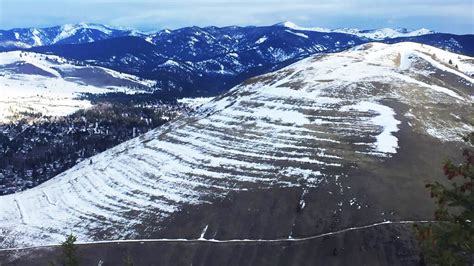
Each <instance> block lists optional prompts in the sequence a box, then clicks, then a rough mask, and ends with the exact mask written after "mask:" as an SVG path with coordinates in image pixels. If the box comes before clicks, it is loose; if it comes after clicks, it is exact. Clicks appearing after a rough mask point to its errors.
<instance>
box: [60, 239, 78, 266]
mask: <svg viewBox="0 0 474 266" xmlns="http://www.w3.org/2000/svg"><path fill="white" fill-rule="evenodd" d="M76 240H77V239H76V237H75V236H74V235H72V234H70V235H68V236H67V238H66V240H65V241H64V242H63V243H62V244H61V246H62V248H63V256H64V266H78V265H79V258H78V256H77V254H76V251H77V246H76V244H74V243H75V242H76Z"/></svg>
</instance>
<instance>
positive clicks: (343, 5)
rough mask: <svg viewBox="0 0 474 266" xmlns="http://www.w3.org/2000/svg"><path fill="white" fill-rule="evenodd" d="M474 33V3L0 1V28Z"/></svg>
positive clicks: (401, 0)
mask: <svg viewBox="0 0 474 266" xmlns="http://www.w3.org/2000/svg"><path fill="white" fill-rule="evenodd" d="M281 21H292V22H295V23H296V24H298V25H300V26H308V27H309V26H315V27H316V26H317V27H327V28H339V27H355V28H362V29H374V28H381V27H405V28H412V29H415V28H422V27H424V28H429V29H433V30H436V31H441V32H451V33H471V34H474V0H442V1H441V0H418V1H413V0H412V1H409V0H389V1H387V0H379V1H368V0H340V1H329V0H319V1H318V0H296V1H277V0H260V1H259V0H255V1H249V0H231V1H228V0H184V1H179V0H175V1H170V0H167V1H161V0H155V1H151V0H139V1H133V0H128V1H124V0H0V29H10V28H15V27H47V26H53V25H60V24H65V23H78V22H94V23H103V24H108V25H111V26H118V27H126V28H134V29H140V30H158V29H163V28H170V29H175V28H180V27H184V26H191V25H197V26H208V25H216V26H226V25H271V24H274V23H277V22H281Z"/></svg>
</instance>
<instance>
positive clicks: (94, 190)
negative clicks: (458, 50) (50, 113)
mask: <svg viewBox="0 0 474 266" xmlns="http://www.w3.org/2000/svg"><path fill="white" fill-rule="evenodd" d="M432 53H435V54H436V55H437V56H436V57H434V58H432V57H431V54H432ZM448 60H452V61H453V63H454V64H457V65H458V68H455V67H453V66H452V65H450V64H449V62H448ZM472 71H473V65H472V58H470V57H465V56H460V55H456V54H452V53H449V52H446V51H443V50H440V49H437V48H434V47H430V46H427V45H424V46H422V45H420V44H416V43H398V44H393V45H387V44H380V43H370V44H364V45H361V46H358V47H355V48H353V49H350V50H347V51H344V52H340V53H334V54H323V55H314V56H312V57H309V58H306V59H303V60H301V61H298V62H297V63H294V64H292V65H290V66H287V67H285V68H283V69H280V70H278V71H276V72H272V73H268V74H265V75H262V76H258V77H254V78H252V79H249V80H247V81H246V82H244V83H242V84H240V85H239V86H236V87H235V88H233V89H232V90H230V91H229V92H227V93H225V94H224V95H222V96H220V97H217V98H216V99H214V100H213V101H211V102H210V103H208V104H206V105H204V106H202V107H201V108H200V109H199V111H198V112H197V113H196V114H195V115H193V116H191V117H183V118H180V119H177V120H175V121H174V122H172V123H170V124H168V125H166V126H165V127H163V128H160V129H157V130H152V131H150V132H148V133H146V134H144V135H142V136H140V137H138V138H135V139H133V140H130V141H128V142H125V143H123V144H120V145H118V146H116V147H114V148H112V149H110V150H107V151H106V152H104V153H101V154H99V155H97V156H94V157H92V158H91V161H90V162H82V163H80V164H78V165H76V166H75V167H73V168H72V169H70V170H68V171H66V172H64V173H62V174H60V175H58V176H56V177H55V178H53V179H52V180H49V181H47V182H45V183H43V184H41V185H40V186H38V187H36V188H33V189H31V190H27V191H24V192H20V193H17V194H14V195H8V196H2V197H0V207H1V208H2V209H3V210H5V211H4V212H2V213H0V215H1V217H2V219H0V228H1V229H2V230H3V231H4V232H6V233H5V235H6V236H7V238H8V239H12V240H14V243H16V244H15V246H25V245H28V243H32V242H31V240H32V239H35V241H36V242H35V243H41V244H43V243H44V244H46V243H54V242H58V241H61V240H62V239H63V237H64V235H65V234H68V233H70V232H71V230H72V232H73V233H74V234H76V235H77V236H78V238H79V240H80V241H86V240H89V239H113V238H115V239H123V238H138V237H157V236H160V237H162V238H165V237H163V234H165V236H169V234H172V233H173V232H174V233H177V232H181V234H180V235H174V236H173V238H182V237H183V238H184V237H190V238H191V237H192V236H193V235H194V236H195V237H196V238H197V237H199V235H200V234H201V233H202V231H203V228H204V227H205V226H206V224H207V225H209V224H210V226H209V229H207V230H208V232H209V234H211V235H213V237H215V238H216V239H219V238H221V239H225V238H263V237H265V238H277V237H279V238H281V237H282V236H287V237H294V236H296V235H300V236H301V235H308V234H310V233H312V234H315V233H317V232H327V231H330V229H334V228H336V229H337V228H346V227H350V226H354V224H353V223H354V221H357V223H364V224H367V223H369V222H375V221H380V220H382V219H387V218H389V219H393V220H403V219H407V218H413V217H414V218H417V219H426V218H427V216H428V215H431V213H430V212H428V211H427V209H426V204H428V202H429V201H428V200H429V197H428V196H426V195H425V194H423V193H420V192H423V191H424V184H423V183H424V179H423V178H426V175H425V174H426V173H429V175H428V176H431V174H433V176H434V177H437V176H439V175H436V174H435V173H436V172H437V169H435V167H433V163H432V164H426V166H425V164H424V163H420V162H421V161H423V159H422V157H416V156H411V155H412V154H413V153H414V151H413V150H411V149H415V148H416V149H417V150H416V154H419V153H420V152H421V153H423V154H430V153H431V154H439V153H437V152H435V151H438V150H437V149H438V148H439V149H441V150H442V149H446V150H445V152H447V151H457V148H456V147H457V146H456V144H451V142H450V140H453V137H454V138H455V136H456V135H457V134H458V133H462V132H465V131H466V130H469V126H468V125H467V123H468V122H469V119H470V118H469V115H470V114H472V88H473V86H474V85H473V79H472V78H470V77H469V76H467V75H466V74H468V73H471V72H472ZM440 103H442V104H440ZM427 109H429V110H430V111H429V112H427V111H426V110H427ZM471 130H472V128H471ZM411 143H418V146H416V147H412V145H411ZM433 144H436V145H433ZM400 153H402V154H400ZM404 158H409V159H410V160H412V159H413V160H415V161H410V160H408V162H407V161H406V160H405V159H404ZM420 160H421V161H420ZM91 162H92V163H91ZM394 162H398V163H399V164H397V163H394ZM423 162H424V161H423ZM385 163H387V164H385ZM435 164H436V163H435ZM414 166H416V168H417V169H414ZM419 167H422V168H423V169H424V170H426V172H425V171H421V172H420V169H419ZM395 168H396V169H395ZM398 168H400V169H398ZM425 168H426V169H425ZM420 173H422V175H423V176H420ZM367 178H368V179H370V182H367ZM364 180H365V181H364ZM400 180H403V181H404V182H406V183H403V182H402V183H399V182H401V181H400ZM374 182H375V183H380V184H385V185H381V186H374V187H370V188H369V187H365V186H370V185H368V184H372V183H374ZM387 183H389V184H390V185H387ZM397 183H398V185H400V184H402V185H403V187H404V191H402V192H399V193H385V192H386V191H392V189H393V187H392V186H396V185H395V184H397ZM279 189H282V190H285V189H287V190H291V191H292V192H291V193H289V194H288V193H287V196H285V197H290V196H291V197H293V196H295V197H297V198H296V199H297V201H295V199H292V200H291V201H289V202H291V204H290V203H281V202H279V201H278V200H277V199H279V197H278V195H279V196H282V197H283V195H284V194H285V193H283V192H284V191H283V192H282V193H283V194H278V193H280V192H277V191H279ZM253 191H272V192H271V193H275V194H271V193H270V192H269V193H270V195H273V196H271V197H270V198H266V200H264V199H260V198H259V200H258V204H259V206H261V210H269V211H270V214H269V215H270V216H268V217H267V216H266V217H263V216H259V215H263V212H255V210H254V209H252V210H250V209H249V210H248V211H246V212H244V213H248V214H249V215H250V216H249V217H253V216H255V217H256V218H255V220H254V221H258V222H257V224H258V225H259V226H263V224H266V226H267V227H268V226H272V228H273V229H274V230H263V229H262V228H260V227H252V225H253V224H254V223H251V222H250V220H245V219H243V220H242V219H239V221H240V222H239V221H234V223H239V224H238V225H235V224H232V223H230V222H229V223H226V221H228V220H225V219H224V220H219V219H217V220H212V217H221V215H223V214H224V213H226V212H228V210H229V208H230V207H229V206H233V204H232V199H231V198H230V199H229V198H227V195H229V194H230V193H231V192H232V193H234V194H235V193H237V194H239V193H240V194H239V195H242V194H245V193H246V194H245V195H248V196H249V197H250V198H247V200H250V199H251V198H252V197H254V196H251V195H253V194H252V192H253ZM328 191H330V192H331V194H329V195H328ZM262 193H263V192H262ZM257 194H258V193H257ZM258 195H260V194H258ZM386 195H391V197H390V198H389V199H387V198H386ZM424 196H426V198H425V197H424ZM234 197H238V196H237V195H235V196H234ZM245 197H247V196H245ZM255 197H256V196H255ZM311 197H317V198H318V199H320V200H322V199H323V198H324V197H329V198H331V200H328V199H326V201H324V204H322V203H323V202H322V201H318V200H314V198H313V200H311ZM274 200H275V201H274ZM288 200H289V199H288ZM250 201H251V200H250ZM208 202H217V203H218V206H222V209H216V210H214V209H211V210H208V211H207V212H203V213H202V215H203V216H202V217H201V216H199V214H196V217H195V219H186V220H187V221H188V223H191V224H187V225H188V226H189V227H186V229H184V228H183V227H180V230H181V231H180V230H178V231H175V230H173V229H170V228H174V227H173V223H171V222H170V221H169V220H168V219H169V218H170V217H172V216H174V215H178V214H180V210H182V209H183V208H187V206H188V207H189V206H193V207H196V206H198V207H199V206H200V207H202V208H204V209H205V208H207V207H206V206H209V204H208ZM277 202H278V203H277ZM407 202H412V204H410V208H405V207H404V206H408V205H405V204H404V203H407ZM399 203H400V204H399ZM219 204H220V205H219ZM255 204H257V203H255ZM260 204H261V205H260ZM275 204H285V205H284V206H285V207H284V208H280V207H279V208H274V207H273V208H272V207H271V206H275ZM292 204H294V205H292ZM323 205H324V206H323ZM196 208H197V207H196ZM236 208H237V207H236ZM257 210H258V209H257ZM271 210H274V212H275V213H272V212H271ZM277 210H281V212H283V213H280V212H279V211H277ZM235 211H238V212H241V211H242V210H240V209H238V210H235ZM208 212H211V214H209V213H208ZM265 213H266V214H268V213H267V212H265ZM306 213H307V214H308V215H309V216H304V215H305V214H306ZM388 213H391V214H390V215H388ZM234 214H235V213H234ZM277 214H278V216H273V215H277ZM386 214H387V215H386ZM183 215H185V214H183ZM241 215H243V214H241ZM301 216H304V217H306V218H304V219H303V218H298V217H301ZM197 217H199V219H198V218H197ZM205 217H207V218H205ZM209 217H211V218H209ZM222 217H227V216H225V215H224V216H222ZM239 217H240V216H239ZM277 217H278V219H281V221H280V222H279V223H278V224H275V225H273V223H272V221H274V219H275V218H277ZM315 217H317V218H318V219H315ZM230 218H231V217H230ZM45 219H48V221H49V222H48V223H46V222H44V220H45ZM209 219H211V220H212V221H209ZM222 219H223V218H222ZM325 221H326V222H325ZM260 222H261V223H260ZM165 224H166V225H167V226H168V227H165V228H168V229H162V228H163V227H162V226H163V225H165ZM230 224H232V225H233V226H237V227H238V228H245V229H242V230H243V231H235V230H231V229H230V227H227V226H230ZM292 224H293V225H292ZM160 225H161V226H160ZM176 226H179V224H176ZM157 228H159V229H157ZM206 228H207V227H206ZM160 230H164V233H162V232H161V231H160ZM167 230H168V231H167ZM314 231H317V232H314ZM241 233H242V235H238V236H237V237H236V236H235V234H241ZM39 235H42V236H44V238H39V237H38V236H39ZM157 238H158V237H157ZM168 238H169V237H168ZM8 239H7V240H8ZM15 241H16V242H15ZM2 245H3V246H4V245H6V242H4V243H3V244H2Z"/></svg>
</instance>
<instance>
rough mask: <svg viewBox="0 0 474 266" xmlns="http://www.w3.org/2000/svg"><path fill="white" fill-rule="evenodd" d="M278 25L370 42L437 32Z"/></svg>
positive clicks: (291, 24)
mask: <svg viewBox="0 0 474 266" xmlns="http://www.w3.org/2000/svg"><path fill="white" fill-rule="evenodd" d="M276 25H279V26H282V27H287V28H290V29H294V30H299V31H316V32H339V33H346V34H352V35H357V36H359V37H362V38H367V39H370V40H385V39H392V38H399V37H414V36H420V35H427V34H434V33H436V32H434V31H432V30H429V29H425V28H420V29H416V30H409V29H406V28H396V29H392V28H381V29H373V30H360V29H355V28H338V29H328V28H320V27H312V28H308V27H300V26H298V25H296V24H295V23H293V22H290V21H287V22H282V23H278V24H276Z"/></svg>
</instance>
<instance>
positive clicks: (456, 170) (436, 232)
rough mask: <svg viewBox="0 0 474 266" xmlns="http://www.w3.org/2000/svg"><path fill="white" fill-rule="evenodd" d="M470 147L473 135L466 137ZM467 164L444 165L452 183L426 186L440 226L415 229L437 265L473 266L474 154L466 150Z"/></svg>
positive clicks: (429, 260) (470, 150)
mask: <svg viewBox="0 0 474 266" xmlns="http://www.w3.org/2000/svg"><path fill="white" fill-rule="evenodd" d="M464 140H465V141H466V142H468V143H469V144H470V145H471V147H472V146H473V145H474V132H472V133H470V134H469V135H468V136H466V137H464ZM463 157H464V161H463V162H462V163H461V164H455V163H453V162H452V161H447V162H446V163H445V164H444V167H443V171H444V175H445V176H446V177H447V178H448V180H450V185H449V186H445V185H443V184H441V183H439V182H435V183H433V184H427V185H426V187H427V188H429V189H430V190H431V197H432V198H434V199H435V201H436V205H437V209H436V211H435V219H436V221H439V222H437V223H430V224H429V225H418V226H415V229H416V232H417V236H418V239H419V243H420V248H421V250H422V252H423V255H424V257H425V259H426V260H427V262H429V263H434V264H437V265H474V264H473V262H474V261H473V257H474V249H473V243H474V226H473V224H472V223H473V222H474V193H473V182H474V151H473V150H472V149H470V148H466V149H464V151H463Z"/></svg>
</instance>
